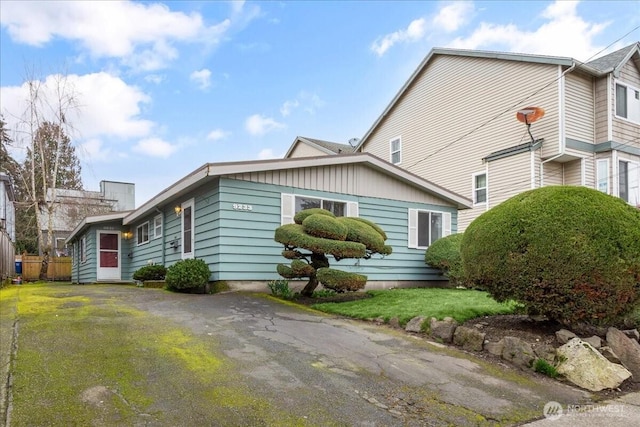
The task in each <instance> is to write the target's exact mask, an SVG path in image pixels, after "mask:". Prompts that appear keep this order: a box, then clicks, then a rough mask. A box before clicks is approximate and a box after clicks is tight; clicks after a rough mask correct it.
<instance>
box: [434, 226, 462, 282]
mask: <svg viewBox="0 0 640 427" xmlns="http://www.w3.org/2000/svg"><path fill="white" fill-rule="evenodd" d="M462 236H463V234H462V233H458V234H451V235H449V236H446V237H442V238H440V239H438V240H436V241H435V242H433V243H432V244H431V246H429V247H428V248H427V251H426V252H425V254H424V261H425V263H426V264H428V265H430V266H431V267H433V268H437V269H438V270H440V271H441V272H442V273H443V274H444V275H446V276H447V277H448V278H449V281H450V282H451V284H454V285H465V284H466V281H465V280H464V269H463V268H462V257H461V255H460V245H461V244H462Z"/></svg>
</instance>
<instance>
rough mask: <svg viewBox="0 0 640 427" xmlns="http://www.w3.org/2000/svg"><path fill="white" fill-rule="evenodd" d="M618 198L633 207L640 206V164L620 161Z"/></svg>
mask: <svg viewBox="0 0 640 427" xmlns="http://www.w3.org/2000/svg"><path fill="white" fill-rule="evenodd" d="M618 196H619V197H620V198H621V199H622V200H624V201H625V202H627V203H629V204H630V205H633V206H640V163H636V162H631V161H627V160H620V161H618Z"/></svg>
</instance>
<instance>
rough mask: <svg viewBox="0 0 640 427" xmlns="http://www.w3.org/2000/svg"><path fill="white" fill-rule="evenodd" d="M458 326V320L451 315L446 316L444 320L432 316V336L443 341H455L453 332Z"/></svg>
mask: <svg viewBox="0 0 640 427" xmlns="http://www.w3.org/2000/svg"><path fill="white" fill-rule="evenodd" d="M457 327H458V322H456V321H455V320H454V319H452V318H451V317H445V318H444V319H443V320H438V319H436V318H435V317H432V318H431V324H430V328H431V336H432V337H434V338H439V339H441V340H442V342H445V343H451V342H452V341H453V333H454V332H455V331H456V328H457Z"/></svg>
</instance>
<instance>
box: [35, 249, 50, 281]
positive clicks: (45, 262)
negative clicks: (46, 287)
mask: <svg viewBox="0 0 640 427" xmlns="http://www.w3.org/2000/svg"><path fill="white" fill-rule="evenodd" d="M48 270H49V252H48V251H44V252H43V253H42V265H41V266H40V276H39V277H38V278H39V279H40V280H47V271H48Z"/></svg>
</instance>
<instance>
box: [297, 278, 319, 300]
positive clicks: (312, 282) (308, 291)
mask: <svg viewBox="0 0 640 427" xmlns="http://www.w3.org/2000/svg"><path fill="white" fill-rule="evenodd" d="M317 287H318V278H317V277H316V274H315V273H313V275H311V276H310V277H309V282H308V283H307V284H306V285H305V287H304V289H302V291H301V292H300V294H301V295H302V296H305V297H310V296H313V291H315V289H316V288H317Z"/></svg>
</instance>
